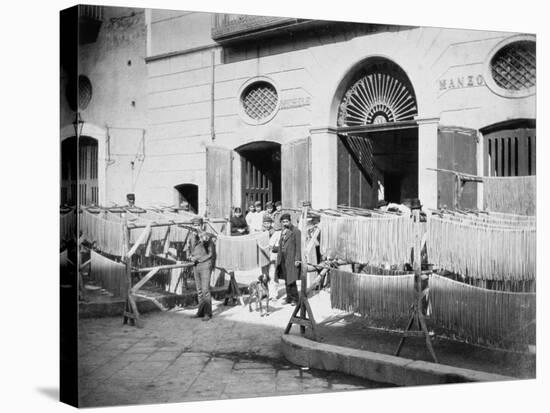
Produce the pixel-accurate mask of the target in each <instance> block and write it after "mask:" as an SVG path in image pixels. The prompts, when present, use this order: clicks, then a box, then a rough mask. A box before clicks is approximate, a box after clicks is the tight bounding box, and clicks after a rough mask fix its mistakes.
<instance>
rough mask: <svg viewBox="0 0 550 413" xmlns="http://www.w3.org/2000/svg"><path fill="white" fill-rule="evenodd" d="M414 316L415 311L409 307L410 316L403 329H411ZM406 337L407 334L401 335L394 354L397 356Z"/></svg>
mask: <svg viewBox="0 0 550 413" xmlns="http://www.w3.org/2000/svg"><path fill="white" fill-rule="evenodd" d="M415 318H416V311H415V309H414V307H413V308H411V317H410V318H409V322H408V324H407V328H406V329H405V331H409V330H410V329H411V327H412V325H413V323H414V319H415ZM406 339H407V336H406V335H403V337H401V340H399V345H398V346H397V350H396V351H395V355H396V356H399V354H400V353H401V349H402V348H403V344H405V340H406Z"/></svg>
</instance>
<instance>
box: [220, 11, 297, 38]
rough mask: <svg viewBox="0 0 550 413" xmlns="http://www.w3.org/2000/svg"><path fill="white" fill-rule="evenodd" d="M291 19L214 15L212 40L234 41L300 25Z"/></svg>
mask: <svg viewBox="0 0 550 413" xmlns="http://www.w3.org/2000/svg"><path fill="white" fill-rule="evenodd" d="M299 22H300V20H298V19H295V18H290V17H270V16H249V15H244V14H214V19H213V22H212V39H213V40H216V41H218V42H223V41H227V40H234V39H235V38H238V37H241V36H248V35H253V34H256V33H264V32H265V31H268V30H269V31H271V30H272V29H274V28H277V27H286V26H289V25H293V24H296V23H299Z"/></svg>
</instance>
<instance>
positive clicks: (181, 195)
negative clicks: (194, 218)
mask: <svg viewBox="0 0 550 413" xmlns="http://www.w3.org/2000/svg"><path fill="white" fill-rule="evenodd" d="M174 189H175V190H176V196H177V199H176V201H177V205H181V204H182V203H185V202H187V204H188V205H189V208H190V211H191V212H193V213H195V214H198V213H199V187H198V185H195V184H181V185H176V186H175V187H174Z"/></svg>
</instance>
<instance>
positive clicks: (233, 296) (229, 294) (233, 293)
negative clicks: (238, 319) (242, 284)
mask: <svg viewBox="0 0 550 413" xmlns="http://www.w3.org/2000/svg"><path fill="white" fill-rule="evenodd" d="M229 300H231V301H232V303H235V301H236V300H238V301H239V303H240V304H241V305H242V306H244V300H243V296H242V294H241V290H239V285H238V284H237V280H236V279H235V273H234V272H233V271H231V272H230V273H229V286H228V287H227V290H226V292H225V299H224V301H223V304H224V305H227V304H228V303H229Z"/></svg>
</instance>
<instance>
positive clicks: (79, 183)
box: [61, 137, 99, 205]
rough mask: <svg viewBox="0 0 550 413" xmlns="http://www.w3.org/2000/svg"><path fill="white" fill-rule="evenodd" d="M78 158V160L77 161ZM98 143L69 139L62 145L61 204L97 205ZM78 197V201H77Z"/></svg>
mask: <svg viewBox="0 0 550 413" xmlns="http://www.w3.org/2000/svg"><path fill="white" fill-rule="evenodd" d="M77 158H78V159H77ZM97 167H98V163H97V141H96V140H95V139H92V138H88V137H81V138H80V141H79V142H78V157H77V145H76V138H74V137H72V138H68V139H66V140H65V141H63V143H62V144H61V204H62V205H63V204H68V205H76V204H77V202H78V203H80V205H90V204H97V203H98V201H99V191H98V182H97ZM77 195H78V199H77Z"/></svg>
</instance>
